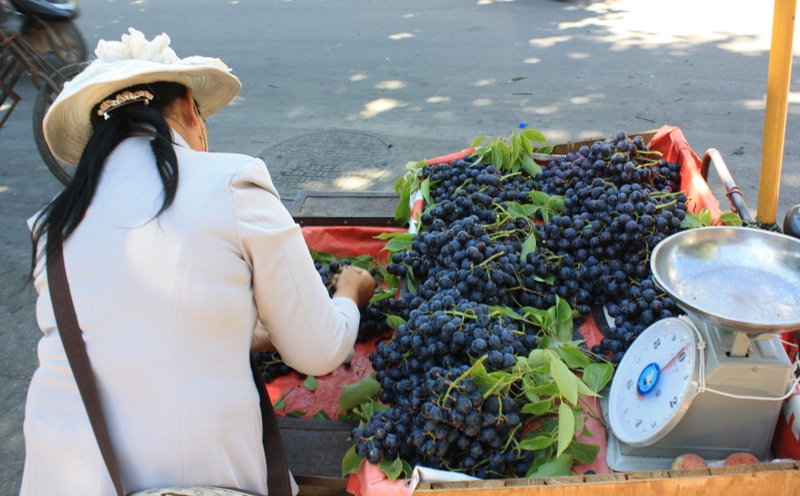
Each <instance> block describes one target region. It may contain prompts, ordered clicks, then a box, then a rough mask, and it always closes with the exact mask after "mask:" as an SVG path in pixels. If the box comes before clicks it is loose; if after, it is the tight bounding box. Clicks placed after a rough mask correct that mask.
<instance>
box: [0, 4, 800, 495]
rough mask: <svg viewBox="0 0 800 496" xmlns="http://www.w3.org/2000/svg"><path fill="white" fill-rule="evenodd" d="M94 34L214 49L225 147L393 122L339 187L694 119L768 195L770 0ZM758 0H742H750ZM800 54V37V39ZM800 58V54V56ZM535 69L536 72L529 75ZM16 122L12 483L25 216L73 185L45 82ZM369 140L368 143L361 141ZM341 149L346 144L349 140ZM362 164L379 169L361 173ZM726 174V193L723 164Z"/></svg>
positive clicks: (2, 428)
mask: <svg viewBox="0 0 800 496" xmlns="http://www.w3.org/2000/svg"><path fill="white" fill-rule="evenodd" d="M81 4H82V6H83V13H82V15H81V17H80V18H79V19H78V20H77V25H78V27H79V28H80V30H81V31H82V32H83V33H84V35H85V37H86V39H87V41H88V43H89V45H90V46H91V47H94V46H95V45H96V42H97V40H98V39H101V38H104V39H109V40H118V39H119V37H120V35H121V34H122V33H123V32H125V31H126V30H127V28H128V27H129V26H133V27H136V28H137V29H139V30H141V31H143V32H144V33H145V34H146V35H147V36H148V37H149V38H152V37H153V36H155V35H156V34H159V33H161V32H167V33H168V34H169V35H170V37H171V38H172V46H173V48H174V49H175V50H176V52H177V53H178V55H179V56H187V55H195V54H198V55H206V56H216V57H219V58H221V59H222V60H223V61H224V62H226V63H227V64H228V65H229V66H230V67H231V68H232V69H233V73H234V74H236V75H237V76H238V77H239V78H240V79H241V81H242V83H243V89H242V91H241V93H240V95H239V97H237V99H236V101H235V102H234V104H233V105H231V106H230V107H229V108H227V109H225V110H223V111H222V112H220V113H218V114H217V115H215V116H213V117H211V118H210V119H209V122H208V124H209V130H210V136H211V147H212V150H217V151H235V152H240V153H245V154H250V155H256V154H259V153H261V152H262V151H263V150H265V149H266V148H268V147H270V146H271V145H275V144H277V143H280V142H282V141H284V140H287V139H289V138H292V137H294V136H297V135H300V134H304V133H309V132H317V131H331V130H338V131H359V132H365V133H370V134H372V135H377V136H379V137H381V138H382V139H384V140H385V141H387V142H389V143H391V144H392V145H393V147H394V150H395V157H394V162H393V163H392V164H391V167H390V169H389V170H388V171H387V172H385V173H383V174H380V175H377V176H374V177H371V176H365V177H368V180H363V181H360V182H359V181H356V182H354V183H347V182H345V183H337V184H332V185H330V187H331V188H345V187H348V184H349V185H350V187H353V185H355V186H354V187H357V188H361V189H384V190H385V189H390V188H391V184H392V183H393V182H394V179H395V178H396V177H397V175H399V174H401V173H402V171H403V169H404V164H405V163H406V162H407V161H409V160H420V159H423V158H426V157H432V156H437V155H442V154H446V153H449V152H453V151H457V150H460V149H463V148H465V147H467V146H468V145H469V142H470V141H471V139H472V138H473V137H476V136H481V135H491V136H501V135H505V134H507V133H508V132H509V131H511V130H512V129H514V128H515V127H517V125H518V124H519V123H520V122H525V123H527V125H528V127H529V128H534V129H539V130H541V131H542V132H543V133H544V134H545V136H547V137H548V139H549V140H550V141H551V142H563V141H567V140H574V139H582V138H589V137H597V136H606V135H611V134H613V133H615V132H616V131H618V130H625V131H628V132H629V133H634V132H636V131H644V130H649V129H654V128H658V127H660V126H662V125H665V124H669V125H675V126H679V127H680V128H681V129H682V130H683V132H684V135H685V136H686V138H687V139H688V141H689V143H690V145H691V146H692V148H693V149H694V150H695V151H696V152H697V153H699V154H702V153H703V151H705V150H706V149H708V148H712V147H713V148H717V149H718V150H719V151H720V152H721V153H722V155H723V157H724V158H725V161H726V162H727V164H728V166H729V168H730V169H731V172H732V174H733V176H734V178H735V180H736V181H737V183H738V184H739V186H740V188H741V190H742V191H743V192H744V195H745V198H746V200H747V202H748V204H749V206H750V208H751V210H753V211H754V210H755V207H756V200H757V194H758V181H759V168H760V161H761V143H762V133H763V131H762V130H763V120H764V108H765V103H764V102H765V93H766V79H767V66H768V61H769V43H770V29H771V17H772V7H771V3H769V2H767V3H766V4H765V6H764V7H756V6H754V5H752V4H751V5H748V6H746V7H744V6H742V7H739V5H740V4H737V3H735V2H734V3H731V2H725V1H722V0H707V1H705V2H696V1H691V0H673V1H672V2H658V3H656V2H637V1H635V0H616V1H615V0H607V1H589V0H564V1H555V0H516V1H502V2H500V1H490V0H481V1H477V0H468V1H463V0H462V1H458V0H436V1H430V0H396V1H392V2H388V1H377V0H373V1H368V0H279V1H264V0H170V1H160V2H159V1H155V0H150V1H147V0H84V1H83V2H81ZM742 5H743V4H742ZM796 53H798V52H797V51H796ZM795 60H797V59H795ZM517 78H522V79H517ZM17 90H18V91H19V93H20V94H21V95H22V97H23V100H22V102H21V104H20V105H19V107H18V108H17V109H16V110H15V112H14V114H13V115H12V116H11V118H10V120H9V121H8V122H7V123H6V125H5V127H4V128H3V129H2V131H0V281H2V283H0V378H1V379H2V380H0V390H1V391H2V394H0V412H2V415H1V416H0V495H3V496H5V495H12V494H16V493H17V492H18V487H19V482H20V477H21V472H22V463H23V459H24V442H23V437H22V419H23V410H24V401H25V392H26V389H27V384H28V381H29V379H30V376H31V374H32V373H33V370H34V369H35V367H36V364H37V359H36V355H35V347H36V342H37V341H38V338H39V335H40V334H39V330H38V328H37V325H36V321H35V297H36V295H35V291H34V290H33V289H32V287H31V285H30V284H29V280H28V278H29V267H30V241H29V235H28V231H27V228H26V226H25V219H27V218H28V217H29V216H31V215H33V214H34V213H35V212H37V211H38V210H39V209H40V208H42V207H43V206H44V205H45V204H46V203H47V202H48V201H49V200H50V199H51V198H52V197H53V196H54V195H55V194H56V193H57V192H58V191H59V189H60V184H59V183H58V182H57V181H56V180H55V179H54V178H53V176H51V175H50V174H49V172H48V171H47V169H46V168H45V166H44V165H43V163H42V160H41V159H40V157H39V155H38V152H37V150H36V146H35V143H34V140H33V136H32V131H31V115H32V114H31V112H32V103H33V100H34V98H35V91H34V88H33V87H32V86H31V84H30V83H29V82H28V81H21V82H20V84H18V85H17ZM791 90H792V95H791V97H790V105H789V116H788V122H787V133H786V140H785V153H784V161H783V175H782V189H781V196H780V204H779V209H778V220H779V222H781V221H782V219H783V215H784V214H785V212H786V211H787V210H788V209H789V208H790V206H791V205H794V204H796V203H800V164H799V163H798V162H799V161H800V157H799V154H800V152H798V150H800V146H799V145H800V136H798V130H800V105H798V103H800V77H797V76H796V77H794V78H793V80H792V85H791ZM353 153H354V154H357V151H354V152H353ZM337 157H338V156H337ZM362 179H363V177H362ZM710 182H711V185H712V188H713V191H714V193H715V195H716V196H717V198H719V199H721V204H722V207H723V210H727V209H728V204H727V200H726V199H725V196H724V192H723V191H722V189H721V188H720V186H719V184H718V182H719V181H718V179H717V178H716V177H715V176H713V175H712V178H711V179H710Z"/></svg>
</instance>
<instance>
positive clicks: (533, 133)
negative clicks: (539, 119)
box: [522, 129, 547, 143]
mask: <svg viewBox="0 0 800 496" xmlns="http://www.w3.org/2000/svg"><path fill="white" fill-rule="evenodd" d="M522 135H523V136H525V137H526V138H528V139H529V140H531V142H533V143H547V138H545V137H544V134H542V133H541V131H537V130H536V129H526V130H524V131H522Z"/></svg>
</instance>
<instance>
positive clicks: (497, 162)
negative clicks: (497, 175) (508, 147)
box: [492, 143, 503, 170]
mask: <svg viewBox="0 0 800 496" xmlns="http://www.w3.org/2000/svg"><path fill="white" fill-rule="evenodd" d="M492 165H493V166H495V168H497V169H500V170H502V168H503V153H502V152H501V151H500V146H499V143H494V144H492Z"/></svg>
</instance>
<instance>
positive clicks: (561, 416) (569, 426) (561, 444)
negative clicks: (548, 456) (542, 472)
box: [556, 401, 575, 456]
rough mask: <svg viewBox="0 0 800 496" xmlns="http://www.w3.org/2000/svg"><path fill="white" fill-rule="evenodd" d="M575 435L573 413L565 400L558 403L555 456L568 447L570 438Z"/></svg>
mask: <svg viewBox="0 0 800 496" xmlns="http://www.w3.org/2000/svg"><path fill="white" fill-rule="evenodd" d="M574 435H575V414H573V413H572V408H570V406H569V405H568V404H566V403H565V402H563V401H562V402H561V404H560V405H558V450H557V451H556V456H561V454H562V453H564V451H565V450H566V449H567V448H568V447H569V443H571V442H572V438H573V437H574Z"/></svg>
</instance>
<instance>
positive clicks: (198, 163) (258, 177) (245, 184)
mask: <svg viewBox="0 0 800 496" xmlns="http://www.w3.org/2000/svg"><path fill="white" fill-rule="evenodd" d="M178 154H179V155H178V163H179V164H180V170H181V175H182V176H186V175H196V176H200V177H198V179H200V178H202V179H201V180H203V181H208V182H211V183H216V184H219V185H223V184H224V185H226V186H227V187H229V188H231V189H241V188H250V187H253V186H255V187H257V188H261V189H266V190H267V191H268V192H269V193H271V194H273V195H275V196H276V197H277V196H278V192H277V190H276V189H275V186H274V185H273V184H272V178H271V177H270V175H269V171H268V170H267V166H266V164H265V163H264V161H263V160H261V159H260V158H258V157H251V156H249V155H244V154H240V153H226V152H206V153H204V152H195V151H192V150H181V151H179V152H178ZM184 173H186V174H184Z"/></svg>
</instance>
